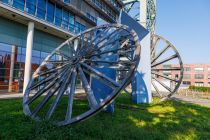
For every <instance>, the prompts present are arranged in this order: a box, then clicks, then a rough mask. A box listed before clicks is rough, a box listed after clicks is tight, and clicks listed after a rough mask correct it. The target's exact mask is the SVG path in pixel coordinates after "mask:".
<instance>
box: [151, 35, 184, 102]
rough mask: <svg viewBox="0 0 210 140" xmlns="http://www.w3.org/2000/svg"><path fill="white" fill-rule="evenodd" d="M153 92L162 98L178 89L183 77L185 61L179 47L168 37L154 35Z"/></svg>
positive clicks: (152, 56) (152, 53)
mask: <svg viewBox="0 0 210 140" xmlns="http://www.w3.org/2000/svg"><path fill="white" fill-rule="evenodd" d="M151 67H152V69H151V72H152V90H153V91H152V93H153V95H154V96H158V97H160V98H162V99H166V98H169V97H171V96H172V95H173V94H174V93H176V91H177V90H178V88H179V86H180V84H181V82H182V78H183V63H182V60H181V57H180V55H179V53H178V51H177V49H176V48H175V47H174V46H173V45H172V44H171V43H170V42H169V41H168V40H166V39H164V38H163V37H161V36H158V35H152V45H151Z"/></svg>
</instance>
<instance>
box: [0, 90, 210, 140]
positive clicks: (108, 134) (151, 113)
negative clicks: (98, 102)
mask: <svg viewBox="0 0 210 140" xmlns="http://www.w3.org/2000/svg"><path fill="white" fill-rule="evenodd" d="M115 108H116V110H115V113H114V114H109V113H105V112H101V113H99V114H97V115H96V116H94V117H92V118H90V119H89V120H87V121H84V122H81V123H77V124H73V125H71V126H67V127H55V126H53V125H51V124H50V123H49V122H35V121H33V120H31V119H30V118H28V117H26V116H25V115H24V114H23V112H22V100H20V99H16V100H0V139H82V140H83V139H91V140H92V139H97V140H98V139H108V140H110V139H210V124H209V121H210V108H207V107H201V106H197V105H192V104H188V103H183V102H178V101H173V100H170V101H165V102H160V103H158V102H155V103H153V104H151V105H135V104H134V103H132V102H131V99H130V97H128V96H127V95H124V94H123V95H121V96H119V97H118V98H117V100H116V107H115Z"/></svg>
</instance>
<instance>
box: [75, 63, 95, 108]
mask: <svg viewBox="0 0 210 140" xmlns="http://www.w3.org/2000/svg"><path fill="white" fill-rule="evenodd" d="M78 69H79V73H80V78H81V81H82V86H83V88H84V89H85V92H86V93H87V97H88V101H89V104H90V107H91V108H96V107H97V106H98V103H97V101H96V98H95V97H94V94H93V91H92V89H91V87H90V85H89V83H88V80H87V78H86V76H85V74H84V72H83V70H82V68H81V66H79V68H78Z"/></svg>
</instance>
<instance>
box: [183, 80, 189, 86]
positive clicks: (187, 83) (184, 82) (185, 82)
mask: <svg viewBox="0 0 210 140" xmlns="http://www.w3.org/2000/svg"><path fill="white" fill-rule="evenodd" d="M182 84H183V85H191V82H190V81H183V82H182Z"/></svg>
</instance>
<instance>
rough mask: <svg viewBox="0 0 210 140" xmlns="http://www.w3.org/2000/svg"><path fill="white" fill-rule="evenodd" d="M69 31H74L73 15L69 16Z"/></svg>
mask: <svg viewBox="0 0 210 140" xmlns="http://www.w3.org/2000/svg"><path fill="white" fill-rule="evenodd" d="M69 31H71V32H74V16H73V15H70V16H69Z"/></svg>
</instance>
